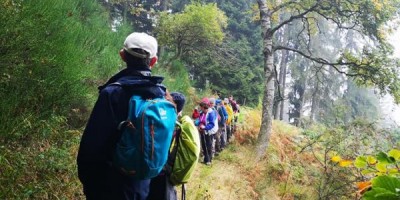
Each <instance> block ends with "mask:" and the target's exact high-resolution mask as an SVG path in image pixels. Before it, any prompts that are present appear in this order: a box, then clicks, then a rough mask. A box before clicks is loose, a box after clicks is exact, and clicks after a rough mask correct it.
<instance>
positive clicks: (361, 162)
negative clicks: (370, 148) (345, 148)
mask: <svg viewBox="0 0 400 200" xmlns="http://www.w3.org/2000/svg"><path fill="white" fill-rule="evenodd" d="M354 166H356V167H357V168H359V169H360V168H365V167H367V158H366V157H365V156H359V157H357V158H356V160H355V161H354Z"/></svg>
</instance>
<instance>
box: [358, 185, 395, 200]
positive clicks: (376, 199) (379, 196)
mask: <svg viewBox="0 0 400 200" xmlns="http://www.w3.org/2000/svg"><path fill="white" fill-rule="evenodd" d="M363 199H364V200H399V196H398V195H396V193H393V192H389V191H388V190H386V189H383V188H373V187H372V190H370V191H368V192H366V193H365V194H364V195H363Z"/></svg>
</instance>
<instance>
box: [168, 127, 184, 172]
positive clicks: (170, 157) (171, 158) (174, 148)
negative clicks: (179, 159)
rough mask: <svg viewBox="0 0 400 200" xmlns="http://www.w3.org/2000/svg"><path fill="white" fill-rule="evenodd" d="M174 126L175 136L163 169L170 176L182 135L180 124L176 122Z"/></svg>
mask: <svg viewBox="0 0 400 200" xmlns="http://www.w3.org/2000/svg"><path fill="white" fill-rule="evenodd" d="M175 124H176V126H175V127H176V128H175V135H174V138H173V139H172V141H171V146H170V152H169V155H168V160H167V163H166V164H165V166H164V169H165V171H166V173H167V174H171V171H172V168H173V167H174V163H175V160H176V152H177V151H178V146H179V142H180V138H181V133H182V124H181V123H180V122H178V121H176V122H175Z"/></svg>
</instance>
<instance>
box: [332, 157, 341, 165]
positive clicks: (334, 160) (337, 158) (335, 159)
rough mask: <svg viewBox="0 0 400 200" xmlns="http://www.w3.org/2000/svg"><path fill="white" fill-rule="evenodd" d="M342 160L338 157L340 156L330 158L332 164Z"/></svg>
mask: <svg viewBox="0 0 400 200" xmlns="http://www.w3.org/2000/svg"><path fill="white" fill-rule="evenodd" d="M341 160H342V158H341V157H340V156H333V157H332V158H331V161H332V162H336V163H337V162H340V161H341Z"/></svg>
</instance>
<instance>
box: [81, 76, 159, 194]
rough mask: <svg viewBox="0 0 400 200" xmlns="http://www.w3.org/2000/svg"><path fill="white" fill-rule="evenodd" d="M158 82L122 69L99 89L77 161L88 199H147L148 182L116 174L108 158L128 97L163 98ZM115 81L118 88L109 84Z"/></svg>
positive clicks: (126, 111)
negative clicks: (136, 95) (137, 95)
mask: <svg viewBox="0 0 400 200" xmlns="http://www.w3.org/2000/svg"><path fill="white" fill-rule="evenodd" d="M146 73H147V74H150V72H149V71H147V72H146ZM162 80H163V78H162V77H152V76H144V75H142V74H141V73H140V72H138V71H136V70H133V69H130V68H126V69H124V70H122V71H120V72H119V73H117V74H116V75H114V76H113V77H112V78H111V79H110V80H109V81H108V82H107V83H106V84H105V85H103V86H100V87H99V92H100V94H99V97H98V99H97V102H96V104H95V106H94V108H93V110H92V113H91V115H90V118H89V121H88V123H87V125H86V128H85V131H84V133H83V135H82V139H81V143H80V147H79V152H78V158H77V164H78V175H79V179H80V181H81V182H82V184H83V189H84V193H85V195H86V197H87V198H88V199H91V198H93V199H124V200H125V199H133V200H145V199H146V198H147V195H148V192H149V184H150V180H134V179H132V178H131V177H128V176H124V175H122V174H120V173H119V172H118V171H117V170H115V169H114V167H113V166H112V155H113V151H114V147H115V144H116V142H117V141H118V140H119V137H120V132H119V131H117V126H118V124H119V123H120V122H121V121H123V120H126V118H127V115H128V102H129V99H130V97H131V95H132V94H139V95H142V96H144V97H145V98H153V97H156V96H164V95H165V87H164V86H163V85H162V84H161V82H162ZM116 81H118V83H120V85H117V84H113V83H114V82H116Z"/></svg>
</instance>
